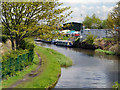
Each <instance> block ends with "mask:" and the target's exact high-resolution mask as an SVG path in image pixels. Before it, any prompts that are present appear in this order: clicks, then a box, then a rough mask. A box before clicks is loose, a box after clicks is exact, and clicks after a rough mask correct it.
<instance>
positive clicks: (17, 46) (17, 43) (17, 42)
mask: <svg viewBox="0 0 120 90" xmlns="http://www.w3.org/2000/svg"><path fill="white" fill-rule="evenodd" d="M15 42H16V49H19V40H18V39H16V40H15Z"/></svg>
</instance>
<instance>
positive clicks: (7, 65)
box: [2, 50, 34, 78]
mask: <svg viewBox="0 0 120 90" xmlns="http://www.w3.org/2000/svg"><path fill="white" fill-rule="evenodd" d="M33 54H34V51H33V50H31V51H29V52H28V53H25V54H22V55H19V56H18V57H17V58H9V59H7V60H5V61H2V78H5V77H7V76H13V75H16V73H17V71H21V70H23V69H24V68H25V67H26V66H28V65H29V64H31V62H32V61H33V58H34V55H33Z"/></svg>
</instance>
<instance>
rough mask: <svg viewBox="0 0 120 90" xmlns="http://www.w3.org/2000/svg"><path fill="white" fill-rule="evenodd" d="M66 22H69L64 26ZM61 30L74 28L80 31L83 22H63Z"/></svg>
mask: <svg viewBox="0 0 120 90" xmlns="http://www.w3.org/2000/svg"><path fill="white" fill-rule="evenodd" d="M67 24H69V26H66V25H67ZM62 29H63V30H66V29H68V30H75V31H80V30H82V29H83V24H82V23H77V22H69V23H65V24H63V28H62Z"/></svg>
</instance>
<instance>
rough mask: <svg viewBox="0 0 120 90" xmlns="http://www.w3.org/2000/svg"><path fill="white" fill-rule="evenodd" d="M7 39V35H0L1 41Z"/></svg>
mask: <svg viewBox="0 0 120 90" xmlns="http://www.w3.org/2000/svg"><path fill="white" fill-rule="evenodd" d="M7 39H8V36H7V35H0V40H2V42H3V43H5V42H6V41H7Z"/></svg>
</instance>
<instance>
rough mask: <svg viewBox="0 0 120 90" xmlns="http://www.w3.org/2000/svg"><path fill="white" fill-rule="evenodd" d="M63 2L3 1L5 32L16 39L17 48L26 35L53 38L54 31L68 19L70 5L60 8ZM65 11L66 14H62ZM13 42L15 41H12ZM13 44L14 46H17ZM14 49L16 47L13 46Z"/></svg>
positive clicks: (2, 19) (11, 38)
mask: <svg viewBox="0 0 120 90" xmlns="http://www.w3.org/2000/svg"><path fill="white" fill-rule="evenodd" d="M61 5H62V3H59V2H58V1H57V0H55V1H53V2H47V1H46V2H2V4H1V7H2V11H1V12H2V18H1V22H2V25H3V26H4V33H5V34H6V35H8V36H9V37H10V40H11V41H13V39H15V45H16V49H19V46H20V42H21V41H22V40H23V39H24V38H26V37H34V36H36V37H40V38H47V39H48V38H53V36H52V35H53V34H52V31H54V30H55V29H56V28H59V27H60V25H61V23H64V22H66V21H67V20H68V18H67V17H68V16H70V14H71V13H72V12H71V11H68V12H66V11H67V10H69V9H70V7H64V8H59V6H61ZM62 13H64V15H63V14H62ZM12 44H13V43H12ZM15 45H12V47H15ZM13 49H14V48H13Z"/></svg>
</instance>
